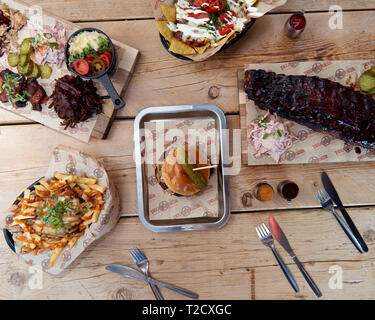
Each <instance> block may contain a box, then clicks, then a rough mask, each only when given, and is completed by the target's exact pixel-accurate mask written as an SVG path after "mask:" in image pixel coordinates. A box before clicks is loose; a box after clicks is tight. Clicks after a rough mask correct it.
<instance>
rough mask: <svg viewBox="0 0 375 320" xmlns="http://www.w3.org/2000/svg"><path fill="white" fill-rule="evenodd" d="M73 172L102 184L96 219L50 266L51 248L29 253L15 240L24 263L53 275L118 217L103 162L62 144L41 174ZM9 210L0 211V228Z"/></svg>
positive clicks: (5, 224) (6, 222)
mask: <svg viewBox="0 0 375 320" xmlns="http://www.w3.org/2000/svg"><path fill="white" fill-rule="evenodd" d="M56 172H58V173H66V174H74V175H77V176H86V177H94V178H96V179H97V183H98V184H99V185H101V186H105V187H106V191H105V193H104V200H105V204H104V209H103V210H102V211H101V212H100V214H99V217H98V220H97V222H95V223H92V224H91V225H90V226H89V228H87V229H85V232H84V235H83V236H81V237H80V238H79V239H78V240H77V242H76V243H75V244H74V246H73V247H72V248H69V247H65V248H64V249H63V251H62V252H61V254H60V255H59V256H58V258H57V260H56V261H55V263H54V265H53V266H52V267H50V265H49V262H50V258H51V255H52V252H53V251H52V250H43V251H40V252H38V254H36V255H34V253H33V252H28V253H21V246H20V245H21V244H22V243H19V241H17V240H16V239H14V240H15V249H16V253H17V254H18V255H19V256H20V257H21V258H22V259H23V260H24V261H25V262H26V263H28V264H30V265H33V266H40V267H41V268H42V269H43V271H45V272H47V273H50V274H53V275H57V274H59V273H60V272H62V271H63V270H64V269H65V268H67V267H68V266H69V265H70V264H71V263H72V262H73V261H74V260H75V259H76V258H77V257H78V256H79V255H80V254H81V253H82V252H83V251H84V250H85V249H86V248H87V247H88V246H89V245H90V244H91V243H93V242H94V241H95V240H98V239H99V238H100V237H102V236H103V235H105V234H106V233H108V232H109V231H111V230H112V229H113V228H114V226H115V225H116V223H117V222H118V220H119V218H120V201H119V197H118V194H117V190H116V188H115V186H114V185H113V183H111V181H110V180H109V177H108V174H107V172H106V171H105V169H104V167H103V165H102V164H101V163H100V162H99V161H98V160H96V159H94V158H93V157H91V156H89V155H87V154H86V153H84V152H80V151H78V150H74V149H71V148H69V147H66V146H59V147H57V148H55V149H54V151H53V155H52V159H51V161H50V164H49V167H48V169H47V171H46V173H45V175H44V179H45V180H49V179H50V178H52V177H53V176H54V175H55V173H56ZM11 209H12V207H10V209H9V210H8V211H6V212H3V213H2V214H1V222H2V225H3V227H5V228H6V229H8V228H9V223H10V222H11V216H13V213H11V212H10V210H11Z"/></svg>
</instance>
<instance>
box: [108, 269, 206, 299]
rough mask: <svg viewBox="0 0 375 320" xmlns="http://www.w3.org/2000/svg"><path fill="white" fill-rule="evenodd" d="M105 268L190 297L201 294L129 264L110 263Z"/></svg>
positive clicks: (194, 297) (196, 296) (196, 297)
mask: <svg viewBox="0 0 375 320" xmlns="http://www.w3.org/2000/svg"><path fill="white" fill-rule="evenodd" d="M105 268H106V269H107V270H108V271H112V272H115V273H118V274H121V275H122V276H124V277H127V278H130V279H136V280H142V281H146V282H149V283H152V284H153V285H156V286H160V287H164V288H167V289H169V290H172V291H175V292H177V293H179V294H182V295H184V296H186V297H188V298H192V299H198V297H199V295H198V294H196V293H194V292H191V291H189V290H186V289H183V288H179V287H176V286H173V285H171V284H169V283H165V282H161V281H158V280H156V279H153V278H151V277H148V276H146V275H145V274H144V273H142V272H139V271H138V270H135V269H133V268H130V267H127V266H122V265H119V264H110V265H109V266H106V267H105Z"/></svg>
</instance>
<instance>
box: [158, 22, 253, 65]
mask: <svg viewBox="0 0 375 320" xmlns="http://www.w3.org/2000/svg"><path fill="white" fill-rule="evenodd" d="M255 20H256V19H255V18H252V19H251V20H250V21H249V22H248V23H247V24H246V26H245V28H244V29H243V30H242V31H241V32H240V33H239V34H238V35H236V36H235V37H234V38H233V39H232V40H231V41H229V42H227V43H226V44H224V45H223V46H222V47H221V49H220V50H219V51H218V52H216V53H219V52H222V51H223V50H225V49H227V48H229V47H230V46H232V45H233V44H235V43H236V42H237V41H238V40H240V39H241V38H242V37H243V36H244V34H245V33H246V32H247V30H249V29H250V28H251V27H252V26H253V24H254V22H255ZM159 36H160V40H161V43H162V44H163V47H164V48H165V49H166V50H167V51H168V53H169V54H171V55H172V56H174V57H176V58H178V59H181V60H187V61H193V60H192V59H190V58H188V57H185V56H183V55H181V54H178V53H174V52H171V51H169V41H168V40H167V39H165V38H164V37H163V36H162V35H161V34H160V33H159ZM216 53H215V54H216Z"/></svg>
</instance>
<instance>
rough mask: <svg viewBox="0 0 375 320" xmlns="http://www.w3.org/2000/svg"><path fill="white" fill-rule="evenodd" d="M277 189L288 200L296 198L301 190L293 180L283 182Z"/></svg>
mask: <svg viewBox="0 0 375 320" xmlns="http://www.w3.org/2000/svg"><path fill="white" fill-rule="evenodd" d="M277 189H278V191H279V194H280V195H281V196H282V197H283V198H284V199H286V200H287V201H288V202H289V201H291V200H293V199H295V198H296V197H297V195H298V192H299V188H298V186H297V184H295V183H294V182H292V181H283V182H281V183H280V184H279V187H278V188H277Z"/></svg>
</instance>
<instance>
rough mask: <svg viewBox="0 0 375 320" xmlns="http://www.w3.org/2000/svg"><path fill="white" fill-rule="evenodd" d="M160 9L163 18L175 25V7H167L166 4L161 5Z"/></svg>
mask: <svg viewBox="0 0 375 320" xmlns="http://www.w3.org/2000/svg"><path fill="white" fill-rule="evenodd" d="M160 9H161V11H162V12H163V15H164V17H165V18H166V19H167V20H168V21H170V22H173V23H175V22H176V7H175V6H167V5H166V4H161V5H160Z"/></svg>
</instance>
